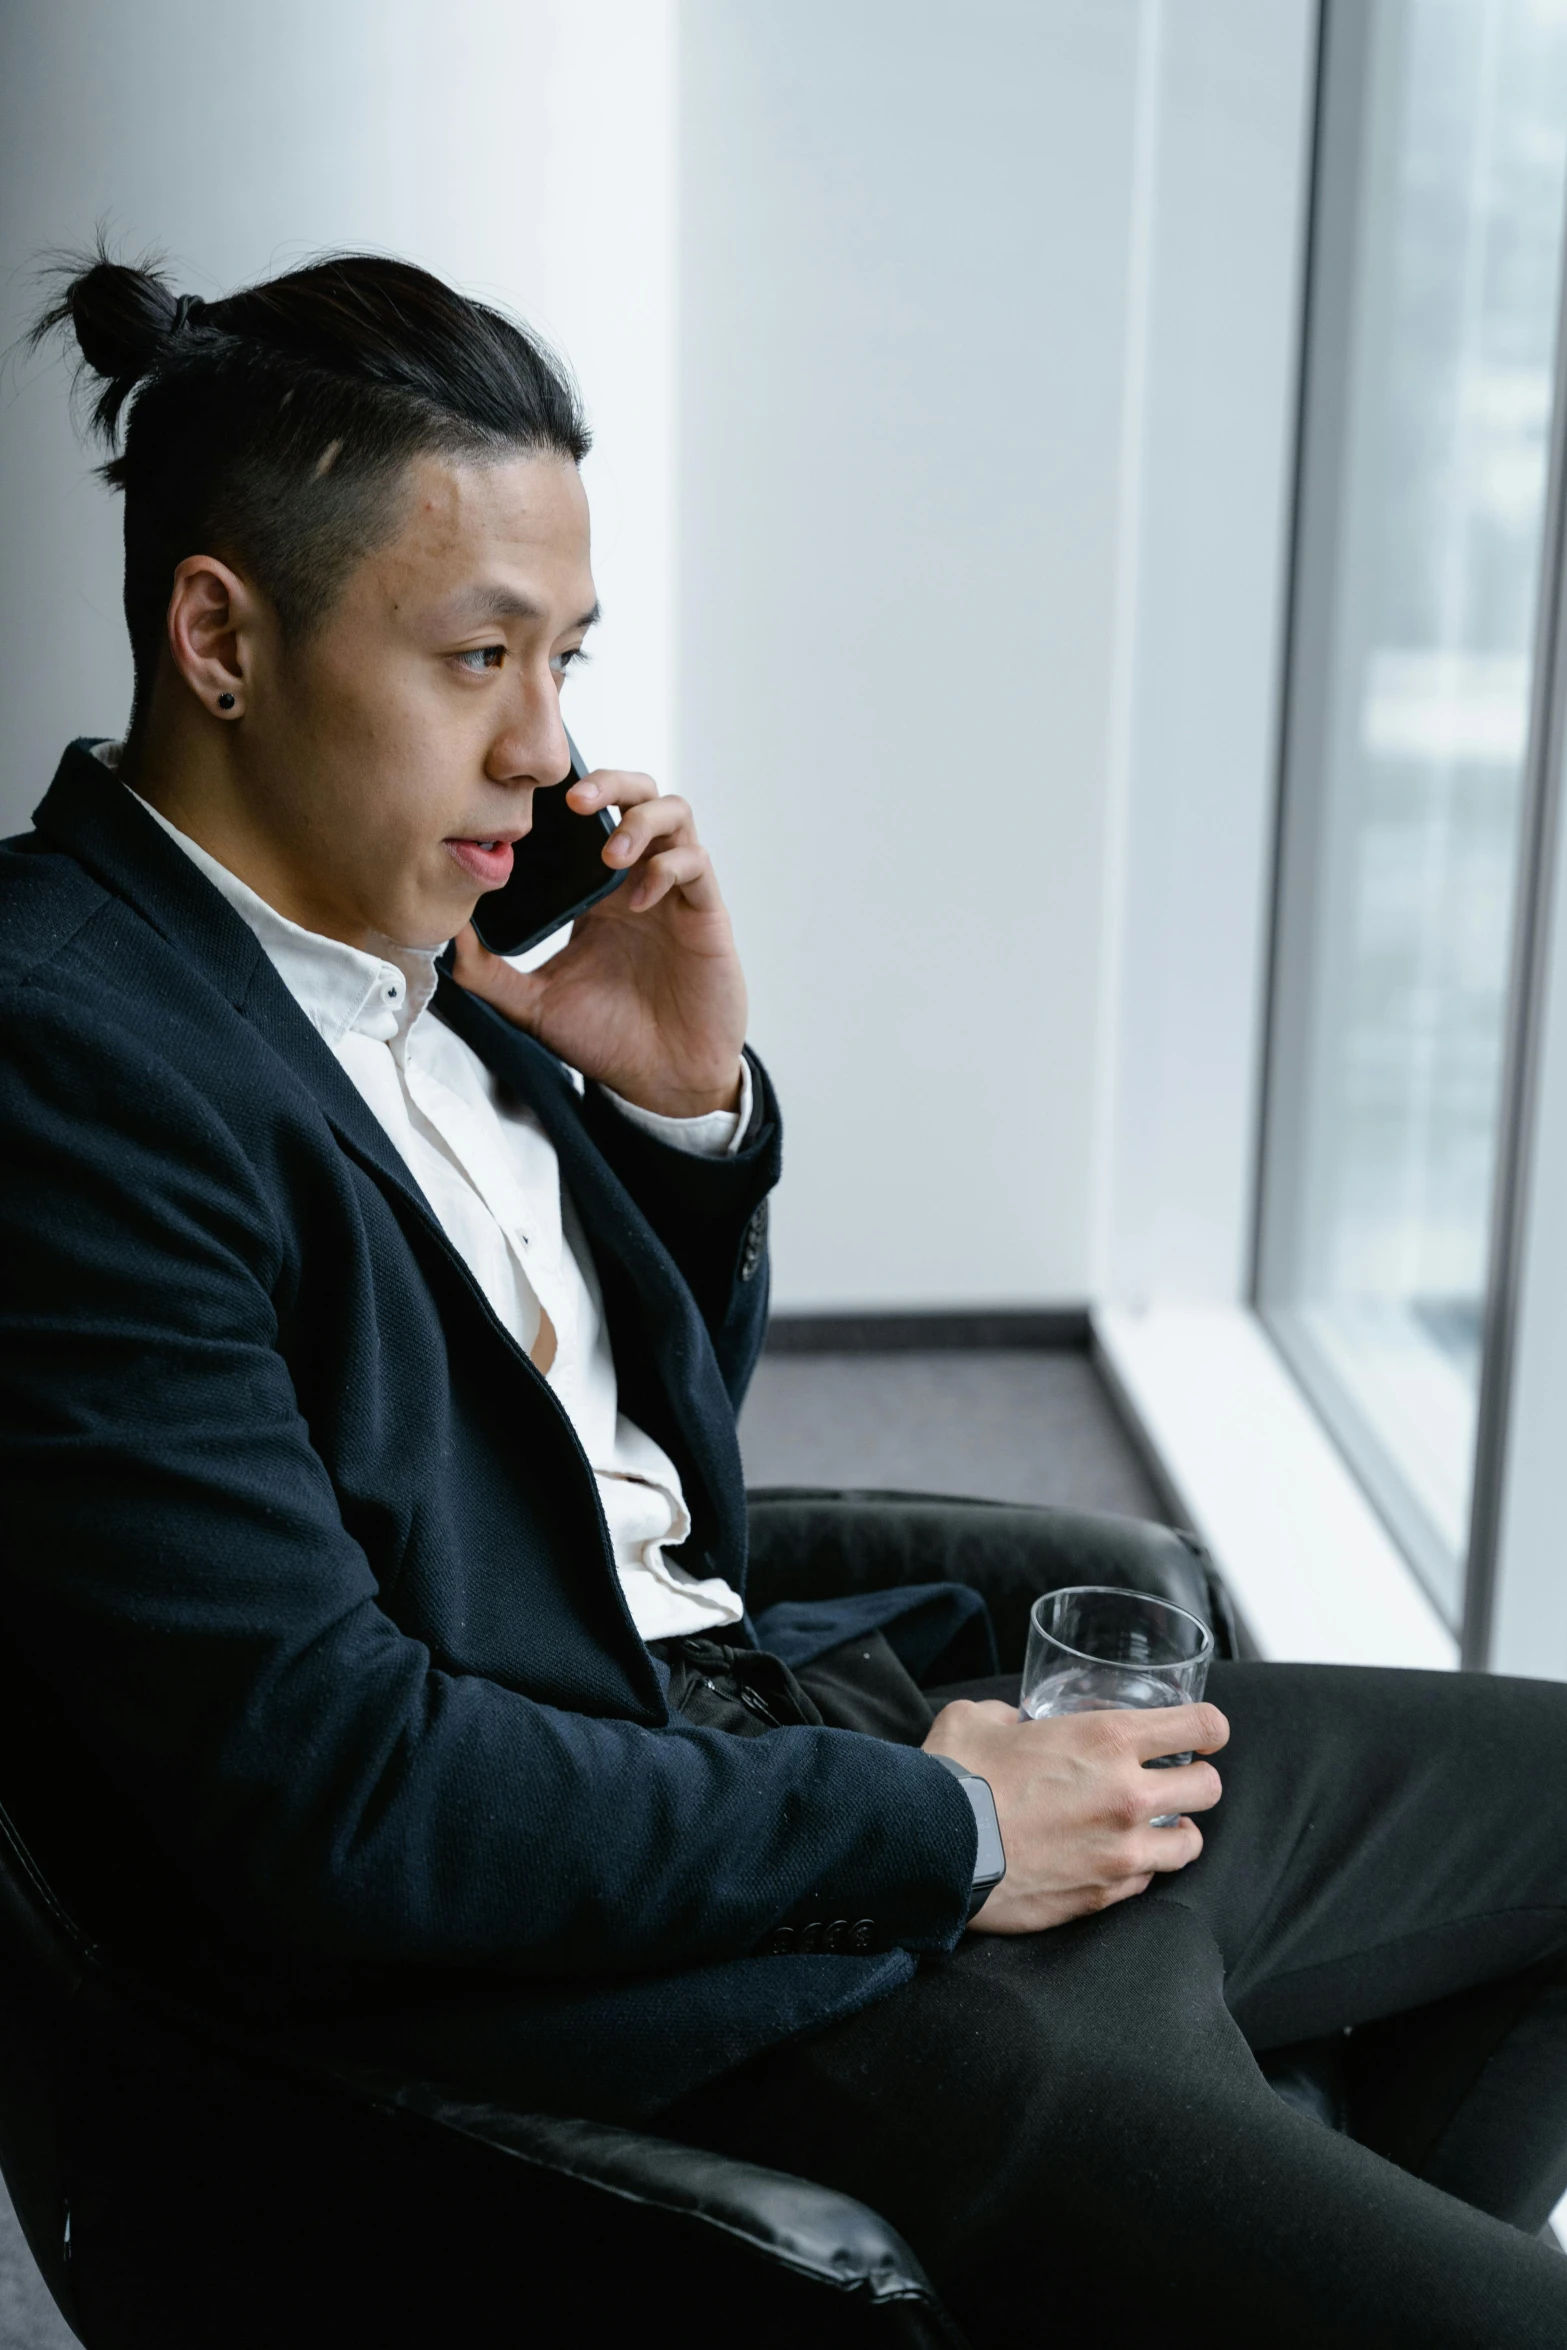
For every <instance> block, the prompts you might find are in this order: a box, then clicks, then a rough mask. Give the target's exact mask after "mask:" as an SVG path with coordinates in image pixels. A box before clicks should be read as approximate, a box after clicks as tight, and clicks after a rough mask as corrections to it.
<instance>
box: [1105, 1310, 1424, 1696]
mask: <svg viewBox="0 0 1567 2350" xmlns="http://www.w3.org/2000/svg"><path fill="white" fill-rule="evenodd" d="M1093 1321H1094V1332H1095V1336H1096V1338H1097V1340H1098V1344H1099V1349H1100V1353H1101V1357H1102V1360H1103V1365H1104V1368H1105V1371H1106V1373H1107V1376H1108V1377H1109V1379H1110V1380H1111V1382H1112V1384H1113V1385H1114V1386H1115V1387H1116V1388H1117V1389H1118V1390H1119V1393H1120V1399H1121V1402H1122V1404H1123V1406H1124V1407H1125V1409H1126V1410H1127V1411H1128V1412H1129V1414H1130V1415H1131V1417H1132V1419H1133V1421H1134V1422H1135V1423H1136V1424H1137V1425H1138V1426H1139V1427H1140V1429H1141V1431H1142V1434H1143V1436H1144V1439H1145V1441H1146V1442H1147V1444H1148V1446H1149V1448H1150V1450H1151V1451H1152V1453H1153V1454H1154V1456H1155V1458H1156V1459H1157V1460H1158V1461H1159V1463H1160V1465H1161V1466H1162V1468H1163V1470H1164V1473H1165V1477H1166V1479H1167V1481H1168V1483H1169V1485H1170V1487H1171V1489H1172V1491H1173V1493H1174V1495H1175V1497H1176V1499H1177V1500H1178V1501H1179V1503H1180V1504H1181V1507H1182V1509H1183V1510H1184V1511H1185V1513H1186V1515H1187V1517H1188V1519H1189V1521H1190V1524H1191V1526H1192V1528H1193V1530H1194V1531H1195V1532H1196V1533H1197V1534H1198V1535H1199V1536H1200V1538H1201V1539H1202V1540H1203V1541H1204V1542H1205V1543H1206V1544H1207V1546H1208V1548H1209V1549H1210V1550H1211V1551H1212V1553H1213V1556H1214V1558H1215V1559H1216V1561H1217V1562H1218V1565H1219V1567H1220V1569H1221V1571H1222V1573H1223V1574H1224V1577H1225V1580H1226V1581H1227V1582H1228V1583H1229V1585H1230V1588H1231V1590H1232V1591H1233V1592H1234V1594H1235V1598H1236V1602H1237V1605H1238V1606H1239V1607H1240V1610H1241V1612H1242V1614H1243V1615H1244V1616H1245V1618H1246V1621H1247V1623H1248V1625H1249V1626H1250V1628H1251V1630H1252V1632H1253V1634H1254V1635H1255V1637H1256V1640H1257V1643H1258V1645H1259V1647H1260V1648H1261V1649H1262V1652H1263V1654H1264V1655H1265V1656H1269V1657H1273V1658H1276V1659H1278V1660H1279V1661H1281V1662H1284V1661H1289V1662H1294V1663H1317V1664H1349V1665H1423V1666H1430V1667H1438V1668H1441V1667H1448V1668H1450V1667H1452V1666H1455V1665H1456V1664H1457V1661H1458V1646H1457V1642H1456V1641H1455V1640H1454V1638H1453V1636H1452V1634H1451V1633H1450V1632H1449V1631H1448V1629H1447V1627H1446V1625H1445V1624H1444V1623H1443V1622H1442V1621H1441V1619H1440V1617H1439V1616H1438V1615H1437V1613H1436V1610H1435V1608H1434V1607H1433V1606H1432V1604H1431V1602H1430V1601H1429V1600H1428V1599H1427V1597H1426V1595H1425V1593H1424V1591H1423V1590H1422V1589H1421V1587H1420V1585H1419V1584H1418V1583H1417V1582H1416V1581H1415V1578H1414V1576H1413V1574H1412V1573H1411V1572H1410V1569H1409V1568H1408V1566H1407V1565H1406V1564H1405V1561H1404V1556H1403V1553H1402V1552H1401V1551H1400V1550H1399V1549H1398V1547H1397V1545H1396V1544H1395V1543H1394V1541H1393V1538H1392V1536H1391V1535H1390V1534H1389V1533H1388V1531H1387V1529H1386V1527H1385V1526H1384V1525H1383V1523H1382V1520H1381V1519H1380V1518H1379V1517H1378V1515H1377V1513H1376V1511H1375V1510H1374V1509H1373V1508H1372V1506H1371V1504H1370V1502H1369V1501H1368V1500H1367V1499H1366V1497H1365V1494H1364V1493H1363V1492H1362V1490H1361V1488H1360V1486H1359V1485H1358V1484H1357V1482H1356V1480H1355V1478H1354V1477H1353V1476H1352V1475H1351V1473H1350V1471H1349V1469H1348V1468H1347V1467H1346V1466H1345V1464H1344V1461H1343V1459H1342V1458H1341V1456H1340V1454H1339V1453H1338V1451H1337V1449H1336V1448H1335V1446H1334V1444H1333V1442H1332V1439H1331V1438H1330V1437H1329V1436H1328V1435H1327V1433H1326V1431H1325V1430H1324V1429H1323V1427H1322V1425H1321V1423H1320V1422H1319V1420H1318V1419H1317V1417H1316V1415H1315V1413H1314V1412H1313V1411H1312V1409H1311V1407H1310V1405H1309V1404H1308V1403H1307V1402H1306V1400H1305V1398H1304V1396H1303V1395H1302V1394H1301V1392H1300V1390H1299V1388H1298V1387H1297V1386H1296V1385H1295V1382H1294V1380H1293V1379H1292V1378H1291V1377H1290V1374H1289V1372H1288V1371H1287V1370H1286V1368H1285V1366H1284V1364H1283V1362H1282V1361H1281V1360H1280V1358H1279V1356H1278V1354H1277V1353H1276V1352H1275V1350H1274V1348H1273V1345H1272V1343H1271V1342H1270V1340H1269V1338H1268V1336H1267V1333H1266V1332H1265V1330H1264V1329H1263V1327H1262V1325H1261V1324H1260V1323H1259V1321H1258V1320H1257V1317H1256V1316H1255V1314H1252V1313H1250V1312H1248V1311H1247V1310H1246V1309H1245V1308H1243V1307H1238V1306H1153V1307H1148V1308H1146V1309H1144V1310H1143V1311H1141V1312H1134V1311H1131V1310H1129V1309H1127V1308H1125V1307H1101V1308H1099V1309H1098V1310H1097V1311H1096V1312H1095V1314H1094V1317H1093Z"/></svg>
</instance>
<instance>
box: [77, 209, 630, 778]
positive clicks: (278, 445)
mask: <svg viewBox="0 0 1567 2350" xmlns="http://www.w3.org/2000/svg"><path fill="white" fill-rule="evenodd" d="M52 274H53V276H54V278H55V281H56V286H55V298H54V300H53V301H52V302H51V303H50V305H49V307H48V308H47V309H46V310H45V311H44V313H43V315H42V316H41V317H40V319H39V320H38V323H37V325H36V326H35V327H34V329H33V333H32V341H33V343H34V344H37V343H40V342H42V341H43V340H44V339H45V338H46V337H47V336H49V335H50V334H52V333H54V332H55V331H56V330H59V329H66V330H69V332H70V333H71V334H72V335H73V336H74V338H75V342H76V345H77V348H78V350H79V352H80V355H81V366H80V369H79V371H78V382H79V383H81V382H83V381H84V380H89V379H93V378H96V379H97V385H98V388H97V390H96V394H95V396H94V397H93V399H92V402H91V409H90V416H91V423H92V427H93V429H94V430H95V431H96V432H97V433H98V434H99V435H100V436H101V438H102V440H103V441H105V442H106V443H107V444H108V446H109V448H110V450H111V451H112V452H113V454H112V455H111V456H110V458H109V460H108V462H107V463H106V464H105V465H103V466H102V467H101V468H100V471H101V475H102V478H103V479H104V480H105V481H107V482H108V483H110V484H111V486H112V487H113V488H115V489H118V490H120V491H122V492H123V494H124V498H125V620H126V626H127V628H128V629H129V631H130V639H131V658H132V661H133V663H134V665H135V672H136V692H135V702H134V705H133V708H132V713H131V737H132V741H133V742H134V740H135V737H136V735H137V732H138V730H139V728H140V726H141V725H142V723H144V721H145V718H146V712H147V704H148V701H149V698H150V696H151V691H152V682H153V678H154V676H155V675H156V672H157V667H158V660H159V656H160V652H161V648H162V646H163V642H164V626H165V618H166V615H167V612H168V606H169V597H170V594H171V592H172V588H173V581H174V573H175V570H176V568H177V567H178V565H179V564H180V563H182V562H183V561H184V560H185V558H186V556H188V555H196V554H208V555H216V556H218V557H219V558H220V559H221V560H224V561H227V562H231V563H232V564H233V565H234V567H235V568H236V569H237V570H241V571H243V573H244V575H245V576H246V578H247V579H249V580H250V581H251V582H252V584H253V585H254V586H256V587H257V588H258V589H260V591H261V592H262V594H264V595H265V596H266V597H267V599H268V601H269V602H270V603H271V605H272V607H273V609H274V610H275V612H276V613H277V617H278V623H279V626H280V628H281V629H282V632H283V635H284V638H285V641H295V640H298V639H299V638H301V637H303V636H305V635H306V634H308V632H309V630H310V629H311V628H312V627H313V626H314V625H315V624H316V623H317V622H318V621H319V620H320V619H321V617H322V616H323V614H324V613H325V612H326V611H327V610H328V609H329V608H330V606H331V604H332V602H333V600H334V598H335V597H336V595H337V593H338V591H339V589H340V588H341V586H342V584H343V582H344V580H345V579H346V578H347V576H348V574H349V572H350V571H351V570H353V568H354V567H355V566H356V564H358V563H359V562H360V561H361V560H362V559H363V558H364V557H365V556H366V555H368V554H370V553H372V552H373V551H374V550H375V548H376V547H377V546H379V545H381V544H383V543H384V542H385V540H386V539H387V538H388V537H389V536H390V535H391V534H392V532H393V531H394V530H395V528H396V526H397V520H398V514H399V503H398V499H397V487H398V483H399V481H400V479H401V477H402V475H403V472H404V470H405V468H406V467H407V466H408V464H409V463H410V461H411V460H412V459H413V458H415V457H417V456H422V455H427V454H428V455H437V456H444V457H456V458H466V459H470V460H478V461H480V462H483V461H485V460H493V459H498V458H502V457H506V456H512V455H518V454H528V455H551V456H557V457H561V458H564V459H567V460H569V461H570V462H571V463H572V464H574V465H575V464H580V463H581V461H582V459H583V458H584V457H585V456H586V454H587V451H588V446H589V437H590V436H589V433H588V429H587V425H586V423H585V422H584V419H583V414H582V404H581V400H580V397H579V395H578V392H577V388H576V386H575V384H574V383H573V381H572V379H571V376H570V374H569V372H568V371H567V369H566V367H565V365H564V363H563V362H562V361H561V360H560V359H559V358H558V357H557V356H556V355H555V354H554V353H553V352H552V351H551V350H550V349H549V348H548V347H547V345H545V344H544V343H543V342H542V341H540V339H539V338H538V337H537V336H536V335H534V334H532V333H531V332H530V331H529V330H528V329H527V328H526V327H524V326H522V325H520V324H518V323H517V322H516V321H515V320H513V319H509V318H506V317H504V316H502V314H501V313H500V312H499V311H498V310H492V309H491V308H489V307H488V305H487V304H485V303H483V302H475V301H473V300H471V299H470V298H469V297H468V296H466V295H464V294H459V293H457V292H456V291H454V289H453V288H452V287H450V286H448V285H446V284H444V283H443V281H442V280H441V279H440V278H438V277H432V276H431V275H430V273H429V272H428V271H427V270H423V269H416V268H414V267H413V266H412V264H411V263H409V262H406V261H396V260H391V259H387V258H385V257H383V256H380V255H376V254H355V253H340V254H327V255H324V256H322V257H321V258H319V259H317V260H314V261H312V262H310V263H309V264H308V265H307V266H306V267H305V268H302V269H295V270H290V271H289V272H288V273H287V275H286V276H283V277H275V278H268V279H266V280H264V281H263V282H262V283H260V284H258V285H254V286H247V287H245V288H244V289H242V290H241V291H240V292H239V293H235V294H229V295H227V296H226V297H225V298H224V299H223V300H222V301H218V302H206V301H203V300H202V299H201V298H200V297H199V296H195V295H190V294H180V295H176V294H175V292H174V291H173V289H172V287H171V286H170V284H169V282H168V279H167V277H166V276H165V275H164V272H163V270H162V268H161V267H159V266H158V265H157V264H155V263H154V262H152V261H144V262H142V263H140V264H137V265H131V264H128V263H123V262H118V261H114V260H111V259H110V258H109V256H108V254H107V253H106V252H105V251H104V250H103V248H102V246H101V245H100V247H99V249H98V250H97V251H96V252H95V253H93V254H89V255H81V256H75V257H68V258H66V259H65V260H62V261H61V262H59V263H57V264H55V265H54V269H53V272H52Z"/></svg>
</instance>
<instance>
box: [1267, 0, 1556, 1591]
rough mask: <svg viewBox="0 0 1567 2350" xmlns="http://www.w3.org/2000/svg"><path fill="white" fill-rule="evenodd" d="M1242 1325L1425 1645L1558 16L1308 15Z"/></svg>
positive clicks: (1479, 1287) (1549, 365) (1459, 1484)
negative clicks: (1310, 1411)
mask: <svg viewBox="0 0 1567 2350" xmlns="http://www.w3.org/2000/svg"><path fill="white" fill-rule="evenodd" d="M1323 38H1324V48H1323V67H1322V84H1321V113H1320V118H1319V126H1318V157H1317V169H1316V177H1315V194H1314V199H1313V223H1312V255H1311V269H1310V297H1309V306H1308V319H1307V348H1306V365H1305V375H1304V383H1305V397H1304V410H1303V442H1302V455H1301V468H1300V481H1299V505H1298V516H1297V527H1296V537H1295V557H1294V560H1295V575H1294V582H1293V598H1292V620H1291V637H1290V646H1289V663H1288V673H1289V688H1288V716H1287V725H1286V730H1285V734H1286V740H1285V752H1284V786H1283V816H1282V829H1281V840H1280V868H1279V895H1278V913H1277V928H1276V938H1275V973H1274V989H1273V1005H1272V1034H1271V1048H1270V1053H1269V1069H1268V1087H1267V1114H1266V1125H1265V1141H1264V1156H1263V1181H1262V1191H1261V1214H1260V1226H1259V1246H1258V1264H1257V1294H1258V1304H1259V1308H1260V1310H1261V1312H1262V1314H1263V1316H1264V1318H1265V1319H1266V1321H1267V1323H1268V1326H1269V1328H1270V1329H1271V1331H1272V1333H1273V1335H1274V1337H1275V1339H1276V1341H1277V1343H1278V1345H1279V1346H1280V1348H1281V1349H1282V1351H1283V1352H1284V1354H1285V1356H1286V1357H1287V1359H1288V1360H1289V1362H1290V1364H1291V1366H1292V1368H1293V1370H1294V1371H1295V1373H1296V1376H1297V1377H1298V1378H1299V1380H1300V1381H1301V1383H1302V1384H1303V1386H1304V1387H1305V1389H1306V1391H1307V1393H1308V1394H1309V1395H1310V1397H1311V1398H1312V1400H1313V1402H1314V1403H1315V1405H1316V1406H1317V1408H1318V1410H1319V1411H1320V1412H1321V1414H1322V1416H1323V1418H1324V1419H1325V1421H1326V1422H1327V1424H1328V1426H1329V1427H1330V1428H1331V1430H1332V1432H1333V1434H1334V1435H1335V1437H1336V1438H1337V1440H1338V1442H1339V1444H1340V1445H1341V1447H1342V1448H1343V1450H1344V1452H1345V1453H1346V1455H1347V1456H1348V1458H1349V1460H1350V1462H1351V1464H1352V1465H1353V1467H1354V1468H1355V1469H1356V1471H1357V1472H1358V1474H1359V1475H1360V1477H1361V1479H1362V1481H1363V1483H1364V1484H1365V1485H1366V1487H1367V1489H1368V1491H1369V1492H1370V1494H1371V1496H1372V1498H1373V1500H1374V1501H1375V1502H1376V1503H1377V1505H1378V1507H1379V1508H1380V1509H1381V1511H1382V1513H1383V1515H1384V1516H1385V1518H1386V1519H1387V1521H1388V1523H1389V1525H1390V1526H1391V1528H1392V1530H1393V1532H1394V1533H1395V1535H1396V1536H1397V1537H1398V1539H1399V1540H1400V1542H1401V1543H1402V1545H1403V1547H1404V1549H1405V1551H1406V1552H1407V1554H1408V1556H1409V1557H1410V1559H1411V1561H1412V1563H1413V1564H1414V1566H1415V1567H1416V1569H1417V1571H1418V1572H1419V1573H1420V1574H1421V1576H1422V1578H1423V1579H1424V1581H1425V1582H1426V1584H1427V1586H1428V1588H1429V1589H1430V1590H1431V1593H1432V1596H1433V1597H1434V1598H1435V1599H1436V1601H1437V1602H1438V1604H1439V1606H1441V1608H1442V1609H1443V1611H1444V1613H1445V1614H1446V1615H1447V1617H1448V1619H1449V1621H1453V1622H1456V1620H1457V1617H1458V1614H1459V1612H1460V1608H1461V1603H1462V1585H1463V1575H1464V1567H1465V1556H1466V1548H1467V1533H1468V1521H1469V1509H1470V1498H1471V1489H1472V1483H1473V1471H1474V1457H1475V1431H1476V1423H1477V1407H1478V1397H1479V1382H1480V1371H1481V1352H1482V1349H1481V1333H1482V1328H1483V1323H1484V1309H1485V1300H1486V1278H1487V1265H1488V1257H1489V1250H1490V1235H1491V1223H1492V1205H1493V1191H1494V1184H1495V1174H1496V1166H1497V1138H1498V1134H1499V1130H1500V1119H1501V1109H1502V1081H1503V1066H1504V1057H1505V1051H1506V1045H1507V1022H1508V977H1509V967H1510V958H1511V949H1512V931H1513V923H1514V899H1515V893H1516V888H1517V883H1518V870H1517V868H1518V862H1519V841H1520V837H1521V830H1520V827H1521V819H1522V812H1523V782H1524V758H1525V746H1526V740H1527V736H1528V732H1529V714H1530V696H1531V688H1532V676H1531V670H1532V663H1533V648H1534V638H1535V626H1536V609H1537V604H1538V600H1539V575H1540V549H1541V538H1542V524H1543V518H1544V512H1545V496H1546V473H1547V446H1548V438H1549V431H1550V424H1551V396H1552V382H1553V374H1554V359H1555V340H1556V325H1557V309H1558V299H1559V287H1560V282H1561V276H1562V258H1563V257H1562V239H1563V207H1564V172H1567V0H1377V4H1376V5H1375V6H1366V5H1364V4H1363V0H1329V5H1328V6H1327V8H1326V10H1325V22H1324V35H1323Z"/></svg>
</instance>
